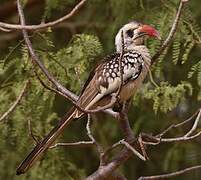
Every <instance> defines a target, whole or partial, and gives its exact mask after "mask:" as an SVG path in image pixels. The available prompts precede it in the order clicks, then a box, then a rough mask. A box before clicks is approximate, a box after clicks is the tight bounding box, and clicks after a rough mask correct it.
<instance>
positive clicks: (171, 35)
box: [151, 0, 188, 64]
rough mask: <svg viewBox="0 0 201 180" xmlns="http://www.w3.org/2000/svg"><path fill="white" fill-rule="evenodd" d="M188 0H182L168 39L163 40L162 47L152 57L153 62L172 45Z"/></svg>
mask: <svg viewBox="0 0 201 180" xmlns="http://www.w3.org/2000/svg"><path fill="white" fill-rule="evenodd" d="M186 2H188V0H181V1H180V4H179V8H178V10H177V13H176V16H175V19H174V21H173V24H172V28H171V30H170V32H169V35H168V37H167V38H166V40H165V41H164V42H163V44H162V46H161V48H160V49H159V50H158V51H157V52H156V53H155V55H154V56H153V57H152V60H151V64H153V63H154V62H155V61H156V60H157V59H158V58H159V56H160V55H161V54H162V52H163V51H164V50H165V49H166V48H167V47H168V46H169V45H170V43H171V41H172V39H173V37H174V34H175V33H176V30H177V28H178V24H179V19H180V17H181V11H182V9H183V7H184V4H185V3H186Z"/></svg>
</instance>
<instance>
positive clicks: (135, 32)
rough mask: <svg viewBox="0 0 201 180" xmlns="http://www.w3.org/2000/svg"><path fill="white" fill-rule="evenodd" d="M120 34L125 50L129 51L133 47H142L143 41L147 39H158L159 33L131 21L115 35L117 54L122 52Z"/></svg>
mask: <svg viewBox="0 0 201 180" xmlns="http://www.w3.org/2000/svg"><path fill="white" fill-rule="evenodd" d="M122 32H123V38H124V46H125V49H128V50H129V49H130V50H132V48H133V47H134V46H140V45H144V40H145V38H147V37H155V38H158V39H160V35H159V32H158V31H157V30H156V29H155V28H154V27H152V26H150V25H145V24H141V23H138V22H136V21H132V22H130V23H128V24H125V25H124V26H123V27H122V28H121V29H120V30H119V32H118V33H117V35H116V38H115V45H116V50H117V52H121V50H122Z"/></svg>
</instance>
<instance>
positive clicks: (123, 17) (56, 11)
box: [0, 0, 201, 180]
mask: <svg viewBox="0 0 201 180" xmlns="http://www.w3.org/2000/svg"><path fill="white" fill-rule="evenodd" d="M78 2H79V1H75V0H60V1H59V0H46V1H45V0H26V1H24V4H25V15H26V22H27V24H39V23H41V22H48V21H52V20H55V19H57V18H59V17H62V16H63V15H65V14H66V13H67V12H69V11H70V10H71V9H72V8H73V7H74V5H75V4H76V3H78ZM178 4H179V1H178V0H169V1H166V0H88V1H87V3H86V4H85V5H84V6H83V7H82V8H81V9H80V10H79V12H78V13H77V14H76V15H75V16H74V17H73V18H71V19H69V20H68V21H65V22H62V23H61V24H58V25H57V26H55V27H53V28H49V29H46V30H37V31H34V32H30V34H29V35H30V38H31V40H32V42H33V45H34V48H35V50H36V52H37V54H38V55H39V56H40V57H41V59H42V60H43V62H44V63H45V65H46V67H47V68H48V69H49V70H50V71H51V72H52V74H54V76H55V77H57V79H59V81H60V82H61V83H62V84H63V85H65V86H66V87H67V88H69V89H70V90H72V91H73V92H75V93H76V94H79V92H80V89H81V87H82V86H83V83H84V81H85V80H86V78H87V76H88V74H89V71H90V70H91V68H92V67H93V66H94V65H95V64H96V63H98V62H99V61H100V60H101V57H104V56H105V55H106V54H110V53H113V52H114V51H115V46H114V37H115V34H116V33H117V31H118V29H119V28H120V27H121V26H122V25H123V24H125V23H127V22H129V21H131V20H137V21H140V22H143V23H146V24H151V25H153V26H155V27H156V28H157V29H158V30H159V31H160V33H161V36H162V38H163V39H164V38H165V37H166V36H167V34H168V32H169V30H170V28H171V23H172V21H173V19H174V16H175V13H176V10H177V7H178ZM200 19H201V3H200V0H189V2H188V3H187V4H186V6H185V8H184V9H183V12H182V17H181V21H180V24H179V28H178V30H177V34H176V36H175V38H174V41H173V42H172V43H171V46H170V47H169V49H168V50H167V51H166V52H164V53H163V54H162V56H161V57H160V59H159V60H158V61H157V63H156V64H154V66H153V67H152V76H153V79H154V83H153V81H151V80H150V76H148V77H147V79H146V81H145V83H144V84H143V86H142V88H141V89H140V90H139V92H138V94H137V95H136V96H135V97H134V99H133V105H132V107H131V109H130V111H129V120H130V123H131V125H132V128H133V131H134V133H135V134H136V135H137V134H139V133H140V132H147V133H150V134H157V133H159V132H161V131H162V130H163V129H164V128H165V127H167V126H168V125H170V124H176V123H179V122H181V121H183V120H185V119H186V118H188V117H189V116H191V115H192V114H193V113H194V112H195V111H196V110H197V109H198V108H199V107H200V100H201V45H200V43H201V36H200V35H201V21H200ZM0 21H1V22H7V23H19V17H18V15H17V10H16V4H15V1H14V0H0ZM160 43H161V42H159V41H157V40H153V39H150V40H148V42H147V46H148V47H149V49H150V52H151V54H154V52H156V50H157V49H158V48H159V47H160ZM30 62H31V61H30V57H29V53H28V50H27V48H26V46H25V45H24V41H23V37H22V35H21V32H20V31H11V32H9V33H5V32H0V115H1V114H3V113H4V112H5V111H6V110H7V109H8V108H9V107H10V106H11V104H12V103H13V102H14V101H15V99H16V98H17V96H18V95H19V93H20V91H21V89H22V87H23V85H24V83H25V81H26V80H27V79H30V80H31V84H30V85H29V88H28V90H27V93H26V96H25V97H24V98H23V100H22V102H21V103H20V105H19V106H18V107H17V108H16V110H15V111H14V112H13V113H12V114H11V115H10V116H9V117H8V118H7V119H5V120H4V121H2V122H0V179H2V180H3V179H8V180H11V179H12V180H13V179H14V180H18V179H20V180H21V179H22V180H29V179H31V180H32V179H33V180H48V179H55V180H61V179H75V180H79V179H83V178H84V177H86V176H87V175H89V174H91V173H93V172H94V171H95V170H96V169H97V168H98V165H99V158H98V154H97V151H96V149H95V147H86V148H77V147H73V148H72V147H69V148H66V147H61V148H55V149H53V150H51V151H48V153H47V154H46V156H45V157H44V158H43V159H42V160H41V161H40V162H39V163H37V164H36V165H35V166H34V167H33V168H32V169H31V170H30V171H29V172H28V173H27V174H25V175H22V176H20V177H18V176H16V175H15V169H16V167H17V166H18V165H19V163H20V162H21V160H22V159H23V158H24V157H25V155H26V154H27V153H28V152H30V150H31V149H32V147H33V146H34V142H33V140H32V139H31V138H30V136H29V135H28V124H27V121H28V120H29V121H30V122H31V124H32V128H33V132H34V134H35V135H37V136H39V137H40V138H42V137H44V135H45V134H47V132H49V130H50V129H51V128H52V127H53V126H54V124H55V123H56V122H57V121H58V119H59V118H60V117H62V116H63V115H64V114H65V112H67V111H68V109H69V108H70V107H71V106H72V104H71V103H70V102H68V101H66V100H64V99H63V98H62V97H59V96H57V95H55V94H53V93H52V92H49V91H48V90H46V89H44V88H43V87H42V86H41V85H40V83H39V82H38V80H37V79H36V78H35V75H34V72H33V67H32V64H31V63H30ZM38 73H39V74H40V75H41V77H42V78H43V79H45V77H43V75H42V74H41V72H40V71H39V72H38ZM46 83H47V84H48V82H46ZM85 125H86V119H85V118H83V119H82V120H78V121H75V122H73V123H72V124H71V126H70V127H69V128H67V129H66V131H65V133H64V135H63V137H61V138H60V139H59V140H58V141H59V142H60V141H61V142H73V141H80V140H87V139H88V137H87V136H86V129H85ZM191 125H192V123H189V124H187V125H186V126H183V127H180V128H178V129H174V130H172V131H171V132H170V133H169V134H168V135H167V137H178V136H181V135H183V134H185V133H186V132H187V131H188V129H189V128H191ZM92 129H93V134H94V136H95V137H96V138H97V140H98V141H99V142H100V143H101V144H102V145H103V146H104V147H105V148H107V147H109V146H111V145H112V144H113V143H115V142H116V141H118V140H119V139H121V138H123V136H122V134H121V131H120V129H119V126H118V123H117V121H115V120H113V119H112V118H111V117H109V116H108V115H105V114H101V113H99V114H98V115H97V116H96V118H95V120H94V121H93V126H92ZM199 129H200V128H198V130H199ZM200 149H201V140H200V138H197V139H194V140H192V141H191V142H183V143H182V142H180V143H169V144H161V145H158V146H156V147H149V148H148V149H147V153H148V155H149V157H150V160H149V161H147V162H142V161H141V160H139V159H138V158H136V157H132V158H131V159H130V160H129V161H127V162H126V163H125V164H123V165H122V166H121V167H120V168H119V169H118V171H119V172H120V173H122V174H124V175H125V176H126V177H127V178H128V179H129V180H130V179H137V178H138V177H140V176H145V175H155V174H161V173H167V172H173V171H176V170H179V169H182V168H185V167H189V166H192V165H197V164H200V163H201V151H200ZM117 150H118V149H117ZM114 154H115V151H114ZM200 175H201V172H200V171H194V172H191V173H188V174H185V175H183V176H179V177H176V178H175V179H185V180H189V179H193V180H194V179H195V180H198V179H199V177H200Z"/></svg>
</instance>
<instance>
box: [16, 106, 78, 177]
mask: <svg viewBox="0 0 201 180" xmlns="http://www.w3.org/2000/svg"><path fill="white" fill-rule="evenodd" d="M74 112H75V108H72V109H71V110H70V111H69V112H68V113H67V114H66V115H65V116H64V117H63V118H62V119H61V120H60V121H59V123H58V124H57V125H56V126H55V127H54V128H53V129H52V130H51V131H50V132H49V134H48V135H47V136H46V137H45V138H44V139H43V140H42V141H41V142H40V143H39V144H37V145H36V146H35V148H34V149H33V150H32V151H31V153H30V154H29V155H28V156H27V157H26V158H25V160H24V161H22V163H21V164H20V165H19V167H18V168H17V171H16V174H17V175H20V174H23V173H25V172H26V171H28V170H29V169H30V168H31V167H32V166H33V165H34V163H35V162H36V161H37V160H38V159H39V158H40V157H42V155H43V154H44V152H45V151H46V150H47V149H48V148H49V147H50V146H51V145H52V144H53V143H54V141H55V140H56V139H57V137H58V136H59V135H60V134H61V133H62V132H63V130H64V128H65V127H66V126H67V125H68V124H69V123H70V122H71V120H73V116H74Z"/></svg>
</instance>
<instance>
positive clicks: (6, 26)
mask: <svg viewBox="0 0 201 180" xmlns="http://www.w3.org/2000/svg"><path fill="white" fill-rule="evenodd" d="M86 1H87V0H81V1H80V2H79V3H78V4H77V5H76V6H75V7H74V8H73V9H72V10H71V12H70V13H68V14H66V15H65V16H63V17H61V18H59V19H57V20H55V21H52V22H49V23H44V24H39V25H29V26H26V25H25V24H24V23H21V25H19V24H8V23H3V22H0V27H1V28H4V29H15V30H17V29H21V30H25V29H26V30H37V29H44V28H48V27H53V26H55V25H57V24H59V23H61V22H63V21H65V20H67V19H69V18H71V17H72V16H74V15H75V13H76V12H77V11H78V10H79V9H80V8H81V7H82V6H83V5H84V3H85V2H86ZM18 4H19V2H18ZM21 9H22V8H21ZM18 11H19V7H18ZM21 15H23V14H22V13H21ZM21 18H22V16H21Z"/></svg>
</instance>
